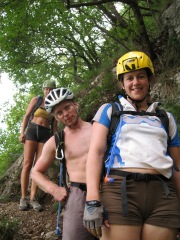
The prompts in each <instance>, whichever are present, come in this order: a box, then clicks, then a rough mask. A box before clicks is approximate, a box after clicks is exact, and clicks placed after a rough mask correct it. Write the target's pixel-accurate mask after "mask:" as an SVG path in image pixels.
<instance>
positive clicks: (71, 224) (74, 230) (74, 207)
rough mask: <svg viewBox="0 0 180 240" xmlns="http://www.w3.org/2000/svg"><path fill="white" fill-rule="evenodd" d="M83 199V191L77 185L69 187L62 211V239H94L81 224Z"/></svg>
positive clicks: (84, 193)
mask: <svg viewBox="0 0 180 240" xmlns="http://www.w3.org/2000/svg"><path fill="white" fill-rule="evenodd" d="M85 201H86V192H85V191H82V190H81V189H80V188H78V187H70V193H69V197H68V201H67V203H66V205H65V207H64V213H63V231H62V232H63V233H62V234H63V236H62V239H63V240H94V237H93V236H92V235H91V234H90V233H89V232H88V231H87V230H86V228H85V227H84V225H83V214H84V206H85Z"/></svg>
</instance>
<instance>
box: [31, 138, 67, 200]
mask: <svg viewBox="0 0 180 240" xmlns="http://www.w3.org/2000/svg"><path fill="white" fill-rule="evenodd" d="M55 150H56V145H55V139H54V136H52V137H51V138H50V139H49V140H48V141H47V142H46V143H45V145H44V147H43V150H42V154H41V156H40V158H39V159H38V161H37V162H36V164H35V166H34V167H33V169H32V173H31V177H32V179H33V180H34V181H35V182H36V184H37V185H38V186H39V188H41V189H42V190H43V191H44V192H46V193H49V194H51V195H52V196H53V197H54V198H55V199H56V200H57V201H63V200H65V198H66V197H67V192H66V190H65V188H64V187H59V186H58V185H57V184H56V183H54V182H53V181H51V180H50V179H48V177H47V176H46V175H45V172H46V171H47V169H48V168H49V166H50V165H51V163H52V161H53V160H55Z"/></svg>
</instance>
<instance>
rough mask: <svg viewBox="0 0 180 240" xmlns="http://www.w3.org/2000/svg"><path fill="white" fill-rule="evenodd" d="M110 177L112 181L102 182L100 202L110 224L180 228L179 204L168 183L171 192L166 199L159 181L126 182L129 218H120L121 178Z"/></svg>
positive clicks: (169, 182)
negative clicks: (106, 212)
mask: <svg viewBox="0 0 180 240" xmlns="http://www.w3.org/2000/svg"><path fill="white" fill-rule="evenodd" d="M110 177H112V178H114V179H115V181H114V182H111V183H110V182H108V183H103V184H102V187H101V202H102V204H103V205H104V207H105V209H106V210H107V211H108V214H109V222H110V224H124V225H143V224H144V223H146V224H151V225H155V226H160V227H167V228H179V227H180V204H179V201H178V198H177V194H176V191H175V188H174V185H173V183H172V182H171V181H167V182H166V184H167V186H168V189H169V191H170V192H169V195H168V196H166V194H165V191H164V189H163V186H162V182H161V181H158V180H149V181H143V180H142V181H135V180H133V179H126V194H127V206H128V216H123V211H122V196H121V183H122V180H123V179H124V177H121V176H110Z"/></svg>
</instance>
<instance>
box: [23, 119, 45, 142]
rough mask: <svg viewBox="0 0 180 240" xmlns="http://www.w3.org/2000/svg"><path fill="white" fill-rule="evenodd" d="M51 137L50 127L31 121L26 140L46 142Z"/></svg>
mask: <svg viewBox="0 0 180 240" xmlns="http://www.w3.org/2000/svg"><path fill="white" fill-rule="evenodd" d="M49 138H50V129H49V128H46V127H43V126H41V125H38V124H36V123H32V122H30V123H29V125H28V128H27V131H26V140H31V141H35V142H41V143H45V142H46V141H47V140H48V139H49Z"/></svg>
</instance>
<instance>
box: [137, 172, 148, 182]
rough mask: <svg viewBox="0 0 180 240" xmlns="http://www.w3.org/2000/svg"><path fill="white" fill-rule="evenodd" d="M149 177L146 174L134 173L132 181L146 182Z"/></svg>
mask: <svg viewBox="0 0 180 240" xmlns="http://www.w3.org/2000/svg"><path fill="white" fill-rule="evenodd" d="M148 179H149V176H148V174H147V173H135V174H134V180H135V181H146V182H147V181H148Z"/></svg>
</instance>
